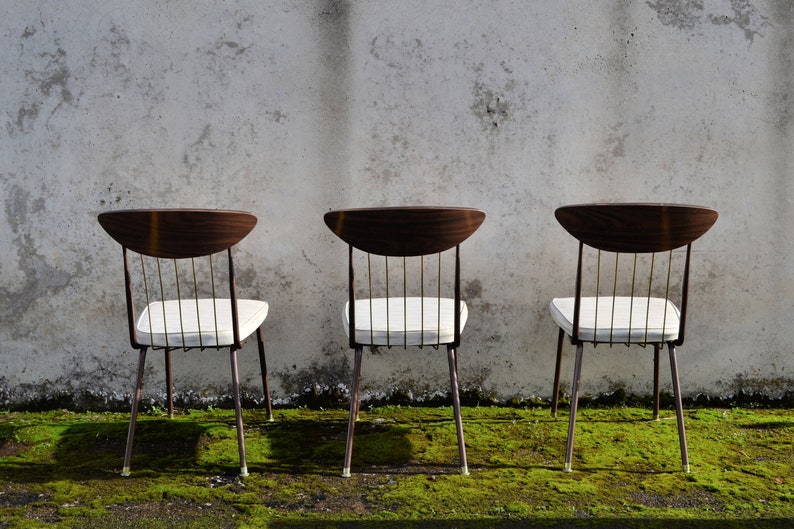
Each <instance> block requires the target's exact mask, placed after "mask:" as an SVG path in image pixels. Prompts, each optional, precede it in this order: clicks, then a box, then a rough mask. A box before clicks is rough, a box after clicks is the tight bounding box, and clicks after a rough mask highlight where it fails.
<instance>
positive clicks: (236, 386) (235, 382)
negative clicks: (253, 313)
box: [229, 347, 248, 477]
mask: <svg viewBox="0 0 794 529" xmlns="http://www.w3.org/2000/svg"><path fill="white" fill-rule="evenodd" d="M229 357H230V359H231V364H232V392H233V394H234V412H235V415H236V419H237V446H238V448H239V450H240V476H241V477H246V476H247V475H248V464H247V463H246V460H245V432H244V431H243V407H242V404H241V403H240V375H239V373H238V370H237V349H236V348H234V347H230V348H229Z"/></svg>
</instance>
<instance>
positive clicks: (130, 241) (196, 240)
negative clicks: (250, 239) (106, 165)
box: [98, 209, 257, 259]
mask: <svg viewBox="0 0 794 529" xmlns="http://www.w3.org/2000/svg"><path fill="white" fill-rule="evenodd" d="M98 218H99V223H100V224H101V225H102V227H103V228H104V229H105V231H107V232H108V234H109V235H110V236H111V237H113V239H115V240H116V241H117V242H118V243H119V244H121V245H122V246H123V247H125V248H128V249H130V250H133V251H135V252H137V253H140V254H143V255H149V256H152V257H162V258H167V259H183V258H190V257H199V256H203V255H210V254H213V253H216V252H220V251H222V250H226V249H228V248H231V247H232V246H234V245H235V244H237V243H238V242H240V240H242V239H243V238H244V237H245V236H246V235H248V233H250V232H251V230H252V229H253V228H254V226H256V222H257V218H256V216H255V215H253V214H252V213H248V212H244V211H225V210H213V209H135V210H121V211H108V212H105V213H101V214H100V215H99V217H98Z"/></svg>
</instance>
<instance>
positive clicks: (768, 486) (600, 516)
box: [0, 406, 794, 529]
mask: <svg viewBox="0 0 794 529" xmlns="http://www.w3.org/2000/svg"><path fill="white" fill-rule="evenodd" d="M650 416H651V413H650V411H649V410H648V409H645V408H638V407H610V408H584V409H582V408H580V412H579V416H578V419H579V420H578V423H577V438H576V447H575V450H574V471H573V472H572V473H563V472H562V470H561V469H562V461H563V457H564V450H565V438H566V433H567V424H568V422H567V411H561V413H560V417H559V418H557V419H555V418H553V417H551V415H550V413H549V410H548V408H547V407H535V408H523V409H522V408H507V407H466V408H464V409H463V418H464V429H465V434H466V445H467V451H468V458H469V467H470V469H471V475H470V476H468V477H464V476H460V475H459V474H458V470H457V467H456V460H457V457H458V454H457V444H456V437H455V427H454V422H453V420H452V410H451V408H449V407H439V408H430V407H399V406H387V407H379V408H373V409H368V410H362V413H361V417H360V420H359V422H358V423H357V426H356V438H355V450H354V458H353V466H354V474H353V477H352V478H349V479H345V478H342V477H341V476H340V473H341V466H342V459H343V453H344V442H345V434H346V428H347V414H346V412H345V411H344V410H308V409H283V410H277V412H276V420H275V422H268V421H267V420H266V417H265V414H264V413H263V412H261V411H260V410H246V411H245V412H244V420H245V423H246V447H247V449H248V466H249V471H250V472H251V475H250V476H249V477H247V478H244V479H240V478H239V477H237V475H236V473H237V471H238V460H237V445H236V435H235V430H234V413H233V411H231V410H225V409H224V410H191V411H184V412H181V413H178V414H177V415H175V416H174V417H173V418H167V417H165V416H163V415H162V414H161V413H158V412H156V411H155V412H151V413H148V414H145V415H143V416H141V418H140V420H139V426H138V431H137V433H136V443H135V452H134V454H135V455H134V457H133V463H132V476H130V477H128V478H122V477H121V476H120V475H119V471H120V467H121V463H122V458H123V451H124V443H125V440H126V430H127V421H128V414H123V413H73V412H67V411H50V412H43V413H24V412H7V413H2V414H0V528H11V527H14V528H16V527H25V528H31V527H43V526H51V525H52V524H57V525H59V526H61V527H87V528H90V527H117V528H123V527H147V528H149V527H151V528H159V527H185V528H187V527H191V528H196V527H199V528H200V527H307V526H308V527H422V528H425V527H426V528H431V527H472V528H473V527H489V526H490V527H504V528H507V527H526V526H542V527H580V526H582V527H584V526H601V527H653V526H657V527H665V528H668V529H669V528H676V527H705V526H708V527H713V526H719V527H789V526H790V520H792V519H794V488H792V485H793V484H794V444H793V443H792V441H794V414H792V412H791V410H789V409H771V410H768V409H764V410H761V409H747V408H732V409H710V408H694V409H689V410H687V411H686V426H687V434H688V440H689V450H690V458H691V461H692V473H691V474H689V475H687V474H684V473H683V472H681V470H680V468H681V463H680V461H681V460H680V454H679V449H678V437H677V429H676V421H675V419H674V414H673V413H672V412H670V411H667V412H664V413H663V420H661V421H651V420H650ZM712 524H714V525H712Z"/></svg>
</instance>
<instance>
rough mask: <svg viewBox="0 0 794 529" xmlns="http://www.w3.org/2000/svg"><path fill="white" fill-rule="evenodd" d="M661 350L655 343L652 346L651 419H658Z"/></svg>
mask: <svg viewBox="0 0 794 529" xmlns="http://www.w3.org/2000/svg"><path fill="white" fill-rule="evenodd" d="M661 352H662V346H661V345H659V344H656V345H654V346H653V420H654V421H658V420H659V407H660V401H661V399H660V396H659V356H660V353H661Z"/></svg>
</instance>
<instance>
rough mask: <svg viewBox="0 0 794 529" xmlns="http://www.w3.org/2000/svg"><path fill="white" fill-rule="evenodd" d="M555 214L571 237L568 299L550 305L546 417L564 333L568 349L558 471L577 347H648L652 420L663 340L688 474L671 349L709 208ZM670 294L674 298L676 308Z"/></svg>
mask: <svg viewBox="0 0 794 529" xmlns="http://www.w3.org/2000/svg"><path fill="white" fill-rule="evenodd" d="M555 216H556V218H557V220H558V222H559V223H560V224H561V225H562V227H563V228H565V230H566V231H568V233H570V234H571V235H573V236H574V237H575V238H576V239H578V240H579V256H578V264H577V268H576V287H575V296H574V297H572V298H556V299H554V300H552V302H551V305H550V309H551V315H552V317H553V319H554V321H555V323H556V324H557V325H558V326H559V328H560V329H559V335H558V340H557V362H556V367H555V373H554V389H553V391H552V406H551V408H552V413H553V414H554V415H556V414H557V405H558V397H559V392H560V367H561V364H562V350H563V341H564V336H565V335H566V334H567V335H568V336H569V337H570V340H571V343H572V344H573V345H575V346H576V361H575V365H574V376H573V386H572V388H571V415H570V423H569V426H568V445H567V449H566V453H565V467H564V470H565V471H566V472H570V471H571V460H572V457H573V443H574V431H575V427H576V411H577V407H578V400H579V382H580V376H581V368H582V352H583V345H584V343H585V342H590V343H592V344H593V345H594V346H595V345H598V344H609V345H610V347H611V346H612V345H617V344H625V345H627V346H628V345H633V344H637V345H641V346H643V347H644V346H648V345H651V346H653V348H654V389H653V391H654V412H653V417H654V420H656V419H658V417H659V355H660V352H661V349H662V347H663V346H664V345H665V344H666V345H667V348H668V352H669V356H670V370H671V374H672V381H673V395H674V399H675V406H676V418H677V421H678V436H679V442H680V448H681V461H682V463H683V469H684V472H689V455H688V452H687V444H686V431H685V429H684V415H683V408H682V404H681V390H680V386H679V378H678V362H677V359H676V346H680V345H681V344H683V343H684V329H685V323H686V315H687V300H688V290H689V265H690V256H691V250H692V242H693V241H694V240H695V239H697V238H699V237H700V236H701V235H703V234H704V233H706V232H707V231H708V230H709V229H710V228H711V226H712V225H713V224H714V223H715V222H716V220H717V212H716V211H714V210H712V209H708V208H703V207H696V206H683V205H670V204H585V205H575V206H565V207H561V208H559V209H557V210H556V211H555ZM585 247H587V251H585ZM587 257H590V259H589V260H588V259H587ZM621 257H622V258H623V259H622V260H621ZM674 270H675V273H673V271H674ZM586 272H588V273H587V274H586ZM585 275H588V276H592V282H591V283H588V287H590V288H592V292H591V294H592V295H588V296H585V295H583V290H584V287H583V282H584V278H583V276H585ZM671 299H676V300H678V305H676V304H675V303H674V302H673V301H671Z"/></svg>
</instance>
